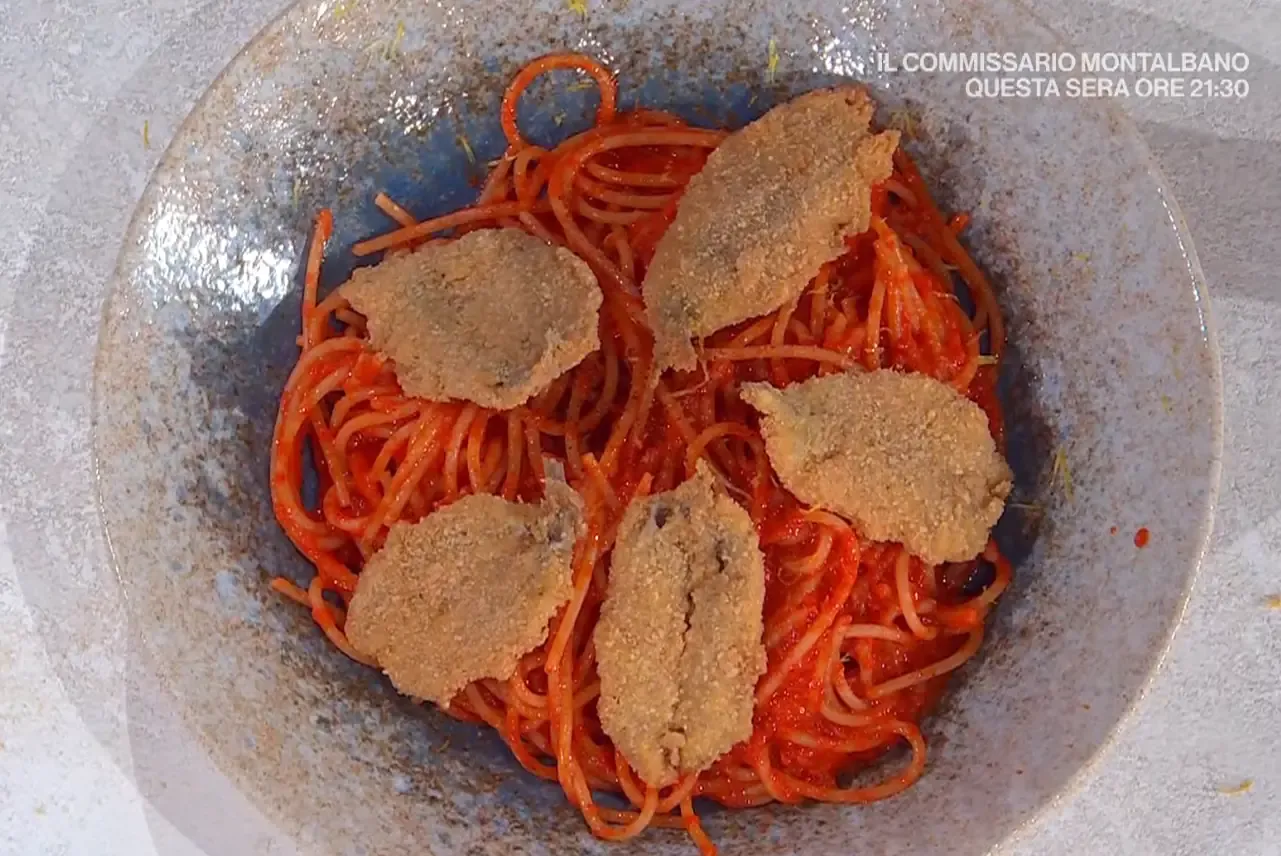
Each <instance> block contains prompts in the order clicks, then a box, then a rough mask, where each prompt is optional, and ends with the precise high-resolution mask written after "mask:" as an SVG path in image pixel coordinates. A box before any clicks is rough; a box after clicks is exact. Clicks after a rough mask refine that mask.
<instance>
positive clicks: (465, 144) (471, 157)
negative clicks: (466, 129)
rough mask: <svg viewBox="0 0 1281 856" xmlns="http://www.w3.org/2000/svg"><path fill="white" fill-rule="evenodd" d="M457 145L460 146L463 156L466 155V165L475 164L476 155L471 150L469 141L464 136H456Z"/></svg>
mask: <svg viewBox="0 0 1281 856" xmlns="http://www.w3.org/2000/svg"><path fill="white" fill-rule="evenodd" d="M458 145H460V146H462V148H463V154H465V155H467V162H468V163H472V164H474V163H476V153H475V152H474V151H472V149H471V140H469V139H467V135H466V134H459V135H458Z"/></svg>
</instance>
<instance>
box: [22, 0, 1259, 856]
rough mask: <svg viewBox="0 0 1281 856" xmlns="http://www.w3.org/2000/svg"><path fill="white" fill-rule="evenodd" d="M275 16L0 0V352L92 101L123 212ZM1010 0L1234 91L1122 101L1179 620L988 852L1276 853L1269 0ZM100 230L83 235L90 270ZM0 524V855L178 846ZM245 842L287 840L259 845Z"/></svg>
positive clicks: (247, 0) (244, 3) (94, 654)
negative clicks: (51, 644) (1154, 174)
mask: <svg viewBox="0 0 1281 856" xmlns="http://www.w3.org/2000/svg"><path fill="white" fill-rule="evenodd" d="M284 5H286V4H285V3H284V2H282V0H214V2H213V3H210V4H208V5H203V4H199V3H194V2H191V0H95V2H82V0H4V2H2V3H0V360H2V358H3V349H4V341H5V337H4V335H3V333H4V324H6V323H7V318H8V317H9V312H8V307H9V305H10V302H11V301H13V300H21V299H22V290H23V288H24V287H27V285H28V283H27V282H25V281H24V279H23V278H22V276H21V272H22V270H23V268H24V263H25V258H26V255H27V251H28V250H29V248H30V247H31V246H32V245H33V244H34V243H35V242H37V241H40V240H42V238H43V237H44V235H45V234H46V233H45V231H44V230H45V228H46V227H47V224H46V223H45V222H44V217H43V214H42V212H43V210H44V207H45V205H44V201H45V199H46V198H47V195H48V193H49V192H50V189H51V188H52V187H53V186H54V184H55V182H56V181H57V180H58V179H59V178H60V177H61V176H62V175H63V174H64V173H65V172H66V170H67V169H68V167H69V165H70V164H69V158H70V156H71V154H72V153H74V152H75V151H76V150H77V149H78V148H80V147H81V146H82V145H83V144H84V142H85V137H86V134H87V133H88V132H89V130H90V128H92V127H93V124H94V122H95V119H96V118H97V117H100V116H101V115H102V114H103V112H104V111H106V110H132V111H135V112H136V114H137V127H138V129H139V134H138V138H137V139H136V140H135V141H120V140H103V141H101V143H100V144H101V145H104V146H121V145H136V146H138V147H140V148H144V142H143V135H142V128H143V125H144V122H145V123H146V126H147V129H148V133H147V136H148V138H149V139H148V143H149V146H147V147H145V161H146V168H144V169H140V170H135V171H134V172H135V173H136V174H132V175H131V179H130V181H129V183H128V184H129V186H128V187H121V188H111V189H106V190H98V189H95V188H86V192H109V193H115V194H117V195H118V196H119V207H120V218H121V219H120V222H121V223H122V224H123V223H124V222H126V220H127V216H128V212H129V210H131V208H132V206H133V202H134V201H135V200H136V198H137V196H138V194H140V193H141V190H142V188H143V186H144V184H145V182H146V178H147V169H149V167H150V165H151V164H154V161H155V159H156V158H158V156H159V154H160V152H161V151H162V150H163V148H164V145H165V143H166V141H167V137H168V135H169V134H170V133H172V131H173V130H174V129H175V128H176V127H177V126H178V123H179V122H180V121H181V119H182V117H183V115H185V113H186V111H187V110H188V109H189V108H190V106H191V105H192V104H193V103H194V101H195V99H196V98H197V97H198V96H199V94H200V93H201V92H202V91H203V90H204V89H205V87H206V86H208V84H209V82H210V81H211V80H212V78H213V76H214V75H215V74H216V73H217V71H218V70H219V69H220V68H221V66H222V65H223V64H225V62H226V61H228V60H229V59H230V58H231V57H232V56H233V55H234V53H235V52H236V51H237V50H238V49H239V47H240V46H241V45H242V44H243V43H244V42H245V41H246V40H247V39H248V38H250V37H251V36H252V34H253V33H254V32H255V31H256V30H257V29H258V28H259V27H261V26H262V25H263V24H265V23H266V22H267V21H268V20H269V19H270V17H271V16H272V15H274V14H275V13H276V12H278V11H279V10H280V9H281V8H283V6H284ZM592 5H594V0H593V4H592ZM1029 5H1030V6H1032V7H1033V8H1035V9H1036V11H1037V14H1039V15H1040V16H1041V17H1042V18H1043V19H1045V20H1046V21H1048V22H1049V23H1050V24H1051V25H1052V26H1053V27H1055V28H1057V29H1058V30H1059V31H1060V32H1062V33H1063V34H1064V35H1065V36H1066V37H1067V38H1068V39H1069V41H1071V42H1074V43H1075V46H1076V47H1078V48H1080V49H1086V50H1091V51H1093V50H1099V51H1108V50H1119V51H1148V50H1151V51H1183V50H1191V51H1245V52H1247V53H1248V54H1249V56H1250V68H1249V70H1248V71H1247V72H1245V73H1244V74H1243V75H1241V76H1242V77H1244V78H1246V79H1248V80H1249V82H1250V94H1249V95H1248V96H1247V97H1245V98H1244V99H1240V100H1238V99H1226V100H1219V99H1209V100H1207V99H1192V98H1188V97H1185V98H1181V99H1138V98H1131V99H1128V100H1125V101H1124V102H1123V106H1124V107H1125V108H1126V109H1127V110H1128V111H1129V112H1130V113H1131V114H1132V115H1133V116H1134V118H1135V119H1136V120H1137V121H1138V123H1139V127H1140V130H1141V131H1142V133H1143V135H1144V136H1145V138H1146V139H1147V141H1148V143H1149V145H1150V146H1151V147H1152V149H1153V151H1154V152H1155V154H1156V156H1157V158H1158V160H1159V161H1160V162H1161V165H1162V168H1163V169H1164V171H1165V174H1166V176H1167V177H1168V178H1169V180H1170V182H1171V185H1172V187H1173V190H1174V194H1175V196H1176V197H1177V199H1178V200H1179V202H1180V203H1181V205H1182V207H1183V211H1184V214H1185V215H1186V217H1187V220H1188V223H1189V225H1190V227H1191V231H1192V235H1193V238H1194V240H1195V242H1196V246H1197V250H1198V252H1199V254H1200V258H1201V262H1202V265H1203V267H1204V269H1205V273H1206V277H1207V280H1208V282H1209V285H1210V295H1211V313H1212V319H1213V323H1214V325H1215V327H1216V328H1217V334H1218V339H1219V345H1220V347H1221V349H1222V352H1223V379H1224V396H1225V455H1224V467H1223V479H1222V487H1221V493H1220V500H1219V507H1218V512H1217V517H1216V522H1215V530H1214V534H1213V537H1212V540H1211V544H1210V550H1209V552H1208V554H1207V557H1206V559H1205V563H1204V565H1203V568H1202V571H1201V574H1200V577H1199V579H1198V582H1197V584H1196V588H1195V591H1194V593H1193V596H1192V599H1191V602H1190V604H1189V607H1188V611H1187V615H1186V618H1185V620H1184V622H1183V625H1182V627H1181V628H1180V629H1179V631H1178V634H1177V636H1176V637H1175V640H1174V643H1173V646H1172V647H1171V650H1170V652H1169V655H1168V657H1167V659H1166V661H1165V663H1164V665H1163V667H1162V669H1161V671H1160V673H1159V674H1158V676H1157V678H1156V680H1155V681H1154V683H1153V685H1152V687H1151V689H1150V691H1149V693H1148V694H1147V696H1146V697H1145V698H1144V699H1143V700H1141V701H1140V703H1139V705H1138V707H1137V709H1136V711H1135V713H1134V715H1132V716H1131V717H1130V718H1129V719H1128V720H1127V721H1126V722H1125V723H1124V724H1123V726H1122V727H1121V729H1120V731H1119V733H1118V735H1117V739H1116V741H1115V743H1114V744H1113V745H1112V746H1111V747H1110V749H1108V750H1107V751H1106V752H1105V753H1104V754H1103V755H1102V756H1101V757H1100V758H1099V759H1098V760H1097V761H1096V763H1095V764H1094V766H1093V767H1092V768H1091V769H1090V770H1089V771H1088V773H1087V774H1086V775H1085V777H1084V778H1083V781H1082V783H1081V786H1080V787H1079V788H1078V789H1077V790H1076V791H1075V792H1074V793H1069V794H1065V795H1063V797H1062V799H1061V800H1060V801H1059V803H1058V804H1057V805H1055V806H1053V807H1051V808H1050V809H1049V810H1047V811H1046V812H1045V813H1044V815H1043V816H1042V817H1041V818H1040V819H1039V820H1038V821H1037V822H1036V823H1034V824H1032V825H1031V826H1030V827H1029V828H1027V829H1025V830H1023V831H1022V832H1021V834H1020V836H1019V838H1018V840H1017V841H1015V842H1011V844H1010V845H1009V846H1008V847H1006V848H1004V850H1005V851H1006V852H1011V853H1020V854H1034V853H1037V854H1059V853H1062V854H1069V853H1071V854H1079V853H1106V852H1124V853H1163V854H1184V853H1186V854H1203V853H1231V854H1271V853H1281V670H1279V669H1278V664H1279V663H1281V609H1278V608H1269V605H1268V598H1269V596H1274V595H1281V364H1279V362H1278V359H1279V358H1281V276H1279V274H1278V271H1281V141H1279V140H1281V70H1279V68H1281V3H1279V2H1277V0H1112V2H1110V3H1089V4H1087V3H1072V4H1054V3H1050V2H1047V0H1037V2H1031V3H1030V4H1029ZM803 6H804V3H803V2H798V3H797V7H798V10H799V9H803ZM1069 9H1071V11H1068V10H1069ZM196 17H200V18H201V19H202V21H203V22H204V23H202V25H201V27H200V29H199V31H198V32H197V31H193V23H192V22H193V20H194V19H195V18H196ZM210 21H213V22H214V23H215V25H214V26H212V27H211V26H209V22H210ZM191 39H199V40H201V42H202V43H203V44H204V46H205V50H203V51H202V52H201V57H203V58H202V59H200V60H198V61H197V60H193V59H192V58H191V56H190V55H189V53H188V52H187V51H185V50H184V49H183V48H184V45H186V44H188V43H189V41H190V40H191ZM931 47H934V46H929V45H925V46H922V49H923V50H927V49H930V48H931ZM1052 47H1053V46H1047V49H1051V48H1052ZM993 49H996V50H999V49H1000V46H999V45H996V46H993ZM169 56H171V57H172V60H171V63H170V65H171V67H172V93H171V96H170V97H166V98H165V99H163V100H162V101H161V102H157V103H148V102H141V101H138V100H134V99H131V98H130V97H129V96H128V94H127V93H128V92H129V84H130V81H131V80H132V79H133V78H134V76H135V75H136V74H137V73H138V71H139V70H140V68H141V67H142V66H143V65H144V63H146V62H154V61H155V59H156V57H160V58H163V59H167V58H169ZM210 57H213V59H210ZM121 93H125V95H124V96H122V95H121ZM97 227H98V228H101V226H100V225H99V226H97ZM84 228H95V224H87V225H85V226H84ZM116 235H118V232H117V233H115V234H114V235H113V234H104V235H103V236H102V240H101V243H102V245H103V247H104V252H106V253H107V254H108V259H107V264H108V267H109V264H110V257H111V256H114V253H115V248H114V245H116V244H118V242H119V238H118V237H117V236H116ZM95 311H96V309H95ZM51 418H56V414H53V415H51ZM2 427H3V426H0V429H2ZM13 441H14V438H9V442H13ZM88 489H90V487H89V486H86V490H88ZM4 526H5V523H4V520H3V519H0V627H2V628H3V630H0V854H24V856H25V854H86V856H116V854H120V856H153V854H161V856H173V854H199V853H200V851H199V850H198V849H197V848H196V847H195V846H194V845H192V844H191V843H190V841H188V840H187V839H186V838H185V837H184V836H183V835H182V833H180V832H178V831H177V830H175V829H173V828H172V827H171V826H170V825H169V824H168V822H167V821H166V820H165V814H164V811H163V807H161V808H157V807H156V806H155V805H154V804H153V803H151V802H148V801H146V800H144V799H143V798H142V797H140V796H139V795H138V792H137V789H136V788H135V787H134V786H133V784H132V783H131V780H130V771H131V769H132V765H131V763H130V759H129V757H128V754H127V752H126V754H125V755H124V756H123V758H122V755H121V753H120V752H118V751H115V749H116V748H117V747H113V748H112V749H108V748H107V747H105V746H104V745H102V744H101V743H100V742H99V740H98V739H97V738H96V737H95V736H94V732H93V730H92V728H91V727H89V726H87V725H86V721H85V707H84V705H83V699H81V702H82V703H81V704H80V705H77V704H76V703H74V701H73V696H74V692H73V691H72V688H71V687H69V686H68V685H66V684H64V683H63V681H64V680H65V677H60V676H65V675H66V674H67V671H66V670H65V669H62V670H60V669H57V668H55V667H54V666H55V664H53V663H52V662H51V655H50V653H49V651H48V650H47V649H46V647H45V642H44V637H42V636H41V634H40V632H39V631H38V628H39V627H40V626H42V625H45V624H46V623H47V622H50V621H56V616H50V615H43V614H38V613H37V612H35V611H34V610H33V608H32V607H31V605H30V604H29V603H28V602H27V601H26V600H25V599H24V596H23V591H22V588H21V586H20V584H19V580H20V578H21V573H20V571H23V572H29V571H30V570H31V569H18V568H15V567H14V563H13V559H12V556H11V555H10V552H9V549H8V546H7V539H6V535H5V531H6V530H5V528H4ZM59 570H60V569H55V568H51V569H48V573H50V574H57V573H58V572H59ZM109 653H110V642H109V641H108V640H98V639H86V640H84V644H83V649H82V650H78V651H76V652H75V655H74V656H75V657H76V658H82V659H81V662H80V664H81V665H83V666H84V667H85V669H86V670H89V671H92V669H93V666H94V664H95V662H97V661H98V660H99V659H101V658H104V657H107V656H109ZM58 656H64V654H63V653H62V652H59V654H58ZM120 703H121V699H120V698H115V697H108V698H103V700H102V704H103V705H104V706H108V705H116V704H120ZM1246 782H1249V783H1251V785H1250V787H1249V788H1248V789H1245V790H1244V792H1242V793H1229V791H1232V790H1233V789H1234V788H1236V787H1237V786H1240V785H1242V784H1243V783H1246ZM174 788H175V794H177V793H178V792H179V789H180V786H179V784H175V785H174ZM149 793H150V791H149ZM184 798H185V797H184ZM246 846H247V847H249V848H250V849H252V850H253V851H254V852H258V853H267V852H272V853H275V852H292V851H293V848H292V846H291V845H290V844H289V843H288V842H283V841H280V840H278V839H277V838H275V837H273V836H270V835H268V836H265V837H263V838H261V839H255V843H254V844H252V845H246ZM211 856H212V854H211Z"/></svg>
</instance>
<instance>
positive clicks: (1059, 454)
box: [1050, 446, 1074, 502]
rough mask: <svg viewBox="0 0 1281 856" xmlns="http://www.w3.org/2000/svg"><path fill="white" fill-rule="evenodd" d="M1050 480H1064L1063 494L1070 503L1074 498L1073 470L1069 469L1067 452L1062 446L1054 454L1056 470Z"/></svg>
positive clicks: (1051, 474)
mask: <svg viewBox="0 0 1281 856" xmlns="http://www.w3.org/2000/svg"><path fill="white" fill-rule="evenodd" d="M1050 478H1051V479H1060V478H1061V479H1062V480H1063V494H1064V495H1065V496H1066V497H1067V498H1068V502H1071V501H1072V500H1073V498H1074V492H1073V490H1072V470H1071V469H1069V468H1068V460H1067V452H1065V451H1063V447H1062V446H1060V447H1059V448H1058V450H1057V451H1055V453H1054V470H1053V472H1051V473H1050Z"/></svg>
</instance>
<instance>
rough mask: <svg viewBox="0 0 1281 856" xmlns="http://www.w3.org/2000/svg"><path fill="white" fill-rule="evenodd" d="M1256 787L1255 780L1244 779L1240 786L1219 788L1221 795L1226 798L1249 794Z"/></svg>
mask: <svg viewBox="0 0 1281 856" xmlns="http://www.w3.org/2000/svg"><path fill="white" fill-rule="evenodd" d="M1253 787H1254V779H1243V780H1242V781H1241V783H1240V784H1237V785H1231V786H1224V787H1220V788H1219V793H1221V794H1223V795H1224V796H1225V797H1239V796H1241V794H1244V793H1248V792H1249V790H1250V789H1251V788H1253Z"/></svg>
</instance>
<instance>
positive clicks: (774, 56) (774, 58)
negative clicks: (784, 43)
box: [765, 39, 779, 83]
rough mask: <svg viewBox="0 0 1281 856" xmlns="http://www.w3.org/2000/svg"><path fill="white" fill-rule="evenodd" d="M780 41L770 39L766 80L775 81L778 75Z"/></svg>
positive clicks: (766, 63) (768, 81) (767, 81)
mask: <svg viewBox="0 0 1281 856" xmlns="http://www.w3.org/2000/svg"><path fill="white" fill-rule="evenodd" d="M778 62H779V56H778V42H777V41H775V40H774V39H770V40H769V55H768V57H767V59H766V62H765V82H766V83H773V82H774V81H775V79H777V77H778Z"/></svg>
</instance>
